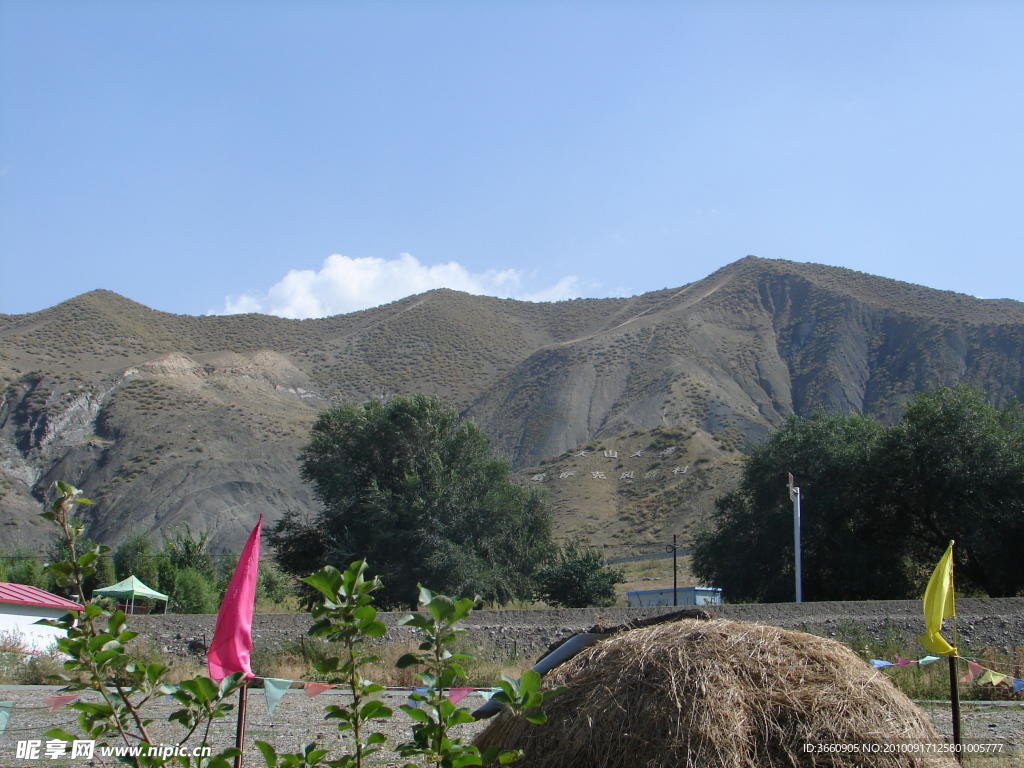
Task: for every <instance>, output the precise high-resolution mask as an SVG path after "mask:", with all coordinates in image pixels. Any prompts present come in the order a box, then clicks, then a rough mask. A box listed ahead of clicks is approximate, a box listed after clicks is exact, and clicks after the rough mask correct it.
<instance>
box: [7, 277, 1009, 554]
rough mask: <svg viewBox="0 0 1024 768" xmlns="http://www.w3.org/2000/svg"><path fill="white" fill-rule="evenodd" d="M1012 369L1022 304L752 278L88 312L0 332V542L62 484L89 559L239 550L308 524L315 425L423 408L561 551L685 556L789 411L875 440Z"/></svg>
mask: <svg viewBox="0 0 1024 768" xmlns="http://www.w3.org/2000/svg"><path fill="white" fill-rule="evenodd" d="M1022 364H1024V304H1021V303H1019V302H1016V301H1011V300H1006V299H998V300H992V299H977V298H974V297H971V296H966V295H962V294H957V293H952V292H948V291H937V290H933V289H930V288H926V287H922V286H918V285H912V284H907V283H901V282H897V281H894V280H889V279H887V278H883V277H877V276H874V275H868V274H864V273H859V272H853V271H851V270H846V269H841V268H837V267H827V266H822V265H817V264H804V263H795V262H789V261H782V260H768V259H760V258H755V257H747V258H745V259H741V260H740V261H737V262H734V263H732V264H730V265H728V266H726V267H724V268H722V269H720V270H718V271H717V272H714V273H713V274H711V275H709V276H708V277H706V278H704V279H703V280H699V281H697V282H694V283H691V284H689V285H686V286H683V287H680V288H672V289H665V290H661V291H654V292H651V293H645V294H642V295H640V296H634V297H632V298H614V299H576V300H572V301H562V302H555V303H530V302H522V301H515V300H511V299H496V298H490V297H486V296H473V295H469V294H465V293H460V292H457V291H452V290H447V289H441V290H434V291H429V292H427V293H424V294H420V295H417V296H410V297H408V298H405V299H402V300H400V301H396V302H394V303H392V304H388V305H386V306H381V307H376V308H374V309H368V310H364V311H361V312H354V313H351V314H345V315H336V316H333V317H327V318H322V319H314V320H288V319H283V318H278V317H272V316H267V315H255V314H249V315H230V316H202V317H195V316H186V315H175V314H170V313H165V312H159V311H155V310H152V309H149V308H147V307H145V306H142V305H141V304H137V303H135V302H133V301H130V300H129V299H126V298H124V297H122V296H119V295H117V294H115V293H111V292H109V291H102V290H98V291H91V292H89V293H85V294H82V295H81V296H77V297H75V298H73V299H70V300H68V301H66V302H63V303H61V304H59V305H57V306H54V307H51V308H49V309H46V310H43V311H41V312H35V313H31V314H26V315H0V376H2V378H3V397H2V401H0V546H10V545H12V544H22V545H32V546H35V545H39V544H43V543H45V541H47V540H48V538H49V536H50V531H49V529H48V527H47V524H45V523H44V522H43V521H40V520H38V519H37V518H36V514H37V513H38V512H39V510H40V508H41V500H42V499H43V498H44V497H45V495H46V492H47V489H48V488H49V487H50V486H51V485H52V483H53V481H54V480H57V479H62V480H66V481H68V482H70V483H73V484H75V485H77V486H79V487H81V488H82V489H83V490H84V491H85V493H86V495H87V496H88V497H89V498H91V499H92V500H93V501H95V502H97V503H96V506H95V507H91V508H89V510H88V512H87V514H86V518H85V522H86V523H87V525H88V531H89V534H90V536H92V537H93V538H94V539H96V540H98V541H103V542H106V543H111V544H116V543H117V542H118V541H120V540H122V539H123V538H124V537H125V536H126V535H127V534H128V533H129V532H135V531H150V532H153V533H154V535H155V536H156V537H157V538H159V537H160V535H161V534H162V533H165V532H167V531H169V530H170V529H172V528H174V527H176V526H184V525H188V526H189V527H190V528H191V530H193V531H199V530H205V531H208V532H209V534H210V537H211V540H212V542H213V543H214V544H215V546H217V547H219V548H222V549H237V548H239V547H240V545H241V542H242V541H243V540H244V537H245V536H246V534H247V533H248V531H249V530H250V529H251V527H252V525H253V523H254V522H255V520H256V517H257V516H258V515H259V514H260V513H264V514H265V515H266V516H267V519H268V524H272V523H273V522H274V521H275V520H276V519H277V518H279V517H280V516H281V515H282V514H283V513H285V512H287V511H298V512H307V511H312V510H315V509H316V501H315V499H314V498H313V495H312V493H311V492H310V489H309V488H308V487H307V486H306V485H304V484H303V483H302V481H301V479H300V478H299V472H298V463H297V461H296V456H297V454H298V452H299V450H300V449H301V447H302V445H303V444H304V442H305V441H306V439H307V436H308V431H309V427H310V425H311V424H312V421H313V419H314V418H315V416H316V414H317V412H318V411H319V410H321V409H323V408H325V407H327V406H329V405H331V404H332V403H336V402H340V401H345V400H365V399H367V398H373V397H382V396H388V395H390V394H408V393H414V392H427V393H433V394H436V395H438V396H439V397H440V398H441V399H442V400H443V401H444V402H446V403H448V404H450V405H452V406H454V407H456V408H458V409H459V410H460V411H461V412H462V413H463V414H464V415H465V416H466V417H468V418H471V419H473V420H474V421H475V422H476V423H477V424H478V425H479V426H480V427H481V428H482V429H483V430H484V431H485V432H486V433H488V434H489V435H491V436H492V438H493V441H494V446H495V449H496V451H497V452H498V453H499V454H500V455H502V456H503V457H505V458H506V459H507V460H508V461H509V462H510V463H511V464H512V466H513V467H514V468H515V469H516V470H517V471H518V474H519V476H520V477H521V479H522V482H524V483H536V484H538V485H541V486H542V487H544V488H546V489H547V490H548V495H549V498H550V499H551V501H552V504H553V507H554V509H555V513H556V527H557V530H558V531H559V532H560V533H562V534H564V533H567V532H570V531H579V532H582V533H584V534H586V535H587V536H589V537H590V538H591V539H592V540H594V541H595V542H596V543H599V544H603V545H605V546H608V547H610V548H613V549H612V552H614V553H618V554H629V553H631V552H634V551H637V550H638V549H643V548H644V547H645V546H648V547H649V546H650V545H651V544H652V543H654V542H657V541H663V540H664V539H665V536H666V535H669V534H671V533H673V532H677V533H680V534H683V535H684V538H685V536H686V534H687V532H689V531H692V529H693V528H694V526H696V525H698V524H699V521H700V520H701V518H703V517H704V516H706V515H707V513H708V512H709V511H710V509H711V508H712V504H713V500H714V498H715V497H716V496H718V495H721V494H722V493H724V492H726V491H728V490H730V489H731V488H733V487H735V483H736V480H737V478H738V476H739V471H740V467H741V465H742V452H743V450H745V449H746V448H747V446H749V445H750V444H751V443H753V442H756V441H758V440H761V439H763V438H764V437H765V436H766V435H767V434H768V433H769V431H770V430H771V429H772V428H773V427H775V426H777V425H778V424H780V423H781V422H782V421H783V420H784V419H785V418H786V416H787V415H789V414H792V413H797V414H802V415H806V414H809V413H811V412H812V411H813V410H814V409H815V408H819V407H821V408H824V409H826V410H828V411H859V412H863V413H866V414H870V415H872V416H875V417H876V418H878V419H880V420H882V421H890V420H893V419H894V418H896V417H897V416H898V414H899V412H900V409H901V407H902V404H903V402H904V401H905V400H906V398H907V397H908V396H909V395H912V394H913V393H915V392H919V391H922V390H924V389H928V388H930V387H933V386H936V385H951V384H957V383H966V384H970V385H973V386H977V387H980V388H982V389H985V390H986V391H987V392H988V393H989V395H990V397H991V399H992V401H993V402H994V403H996V404H1003V403H1005V402H1007V401H1009V400H1010V399H1012V398H1018V399H1019V398H1021V397H1022V396H1024V369H1022ZM670 449H671V450H670ZM666 451H667V453H666ZM638 452H639V454H638ZM634 454H638V455H634ZM651 473H653V474H651Z"/></svg>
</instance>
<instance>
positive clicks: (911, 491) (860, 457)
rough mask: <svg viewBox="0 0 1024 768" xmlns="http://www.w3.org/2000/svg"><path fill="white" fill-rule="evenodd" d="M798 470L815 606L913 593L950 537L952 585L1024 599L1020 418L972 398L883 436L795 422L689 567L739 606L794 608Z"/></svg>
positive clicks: (782, 431) (1014, 409)
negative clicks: (792, 479) (789, 478)
mask: <svg viewBox="0 0 1024 768" xmlns="http://www.w3.org/2000/svg"><path fill="white" fill-rule="evenodd" d="M788 472H792V473H793V474H794V475H795V476H796V479H797V483H798V485H799V486H800V488H801V491H802V502H803V504H802V507H803V510H802V511H803V519H802V529H803V530H802V534H803V535H802V548H801V550H802V555H803V586H804V596H805V599H807V600H856V599H861V600H863V599H878V598H901V597H913V596H917V595H919V594H920V589H921V588H922V584H923V581H924V580H926V579H927V577H928V574H929V573H930V572H931V569H932V567H934V564H935V562H936V561H937V560H938V558H939V557H940V556H941V554H942V552H943V551H944V550H945V548H946V546H947V545H948V544H949V541H950V540H951V539H955V540H956V541H957V546H956V548H955V550H954V551H955V553H956V557H957V588H958V590H961V591H969V592H970V591H974V592H978V593H983V594H988V595H990V596H993V597H997V596H1011V595H1016V594H1024V559H1022V558H1020V557H1019V556H1018V554H1017V551H1016V550H1017V549H1018V548H1019V543H1020V541H1022V540H1024V414H1022V411H1021V409H1020V408H1019V407H1018V406H1017V405H1011V406H1008V407H1006V408H1004V409H1002V410H999V409H996V408H994V407H993V406H991V405H990V404H989V403H988V402H987V400H986V397H985V394H984V393H982V392H978V391H976V390H972V389H969V388H955V389H946V388H940V389H936V390H933V391H931V392H928V393H924V394H921V395H918V396H917V397H915V398H914V399H912V400H911V401H910V403H909V404H908V406H907V409H906V410H905V412H904V414H903V416H902V418H901V420H900V421H899V422H898V423H897V424H895V425H893V426H891V427H889V428H882V427H880V426H878V425H876V424H875V423H874V422H872V421H870V420H869V419H865V418H864V417H861V416H857V415H827V414H825V413H823V412H818V413H816V414H814V415H813V416H811V417H810V418H808V419H802V418H799V417H796V416H793V417H790V418H789V419H788V420H787V421H786V422H785V424H783V426H782V427H780V428H779V429H778V430H776V431H775V432H774V433H773V434H772V435H771V436H770V437H769V439H768V440H767V441H766V442H765V443H763V444H762V445H760V446H757V447H756V448H755V449H754V451H753V453H752V455H751V457H750V460H749V461H748V463H747V466H746V467H745V469H744V474H743V479H742V482H741V486H740V488H739V490H738V491H736V492H735V493H732V494H729V495H727V496H725V497H723V498H722V499H720V500H719V501H718V504H717V509H716V514H715V518H714V522H715V524H716V528H715V530H709V531H705V532H703V533H702V534H701V535H700V536H699V538H698V542H697V546H696V551H695V553H694V571H695V573H696V574H697V575H698V576H699V577H701V578H702V579H705V580H706V581H708V582H710V583H713V584H715V585H716V586H720V587H722V588H723V590H724V593H725V595H726V596H727V598H728V599H731V600H753V601H786V600H792V599H793V592H794V587H793V583H794V578H793V562H794V556H793V537H792V506H791V503H790V501H789V498H788V495H787V493H786V489H785V483H786V474H787V473H788Z"/></svg>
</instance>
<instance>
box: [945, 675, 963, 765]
mask: <svg viewBox="0 0 1024 768" xmlns="http://www.w3.org/2000/svg"><path fill="white" fill-rule="evenodd" d="M956 659H957V657H956V656H950V657H949V708H950V710H951V712H952V715H953V748H954V749H956V759H957V762H958V763H962V762H963V761H964V755H963V752H962V751H961V750H962V749H963V744H962V741H961V738H960V681H959V680H958V679H957V671H956Z"/></svg>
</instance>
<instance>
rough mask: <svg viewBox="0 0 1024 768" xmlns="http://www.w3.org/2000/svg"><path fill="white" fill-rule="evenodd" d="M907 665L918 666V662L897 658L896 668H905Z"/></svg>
mask: <svg viewBox="0 0 1024 768" xmlns="http://www.w3.org/2000/svg"><path fill="white" fill-rule="evenodd" d="M907 664H917V662H916V661H911V660H910V659H904V658H902V657H900V656H897V657H896V666H897V667H905V666H907Z"/></svg>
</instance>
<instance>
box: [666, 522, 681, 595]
mask: <svg viewBox="0 0 1024 768" xmlns="http://www.w3.org/2000/svg"><path fill="white" fill-rule="evenodd" d="M665 551H666V552H671V553H672V606H673V607H677V606H678V605H679V587H678V586H677V585H676V535H675V534H674V533H673V534H672V543H671V544H666V545H665Z"/></svg>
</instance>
